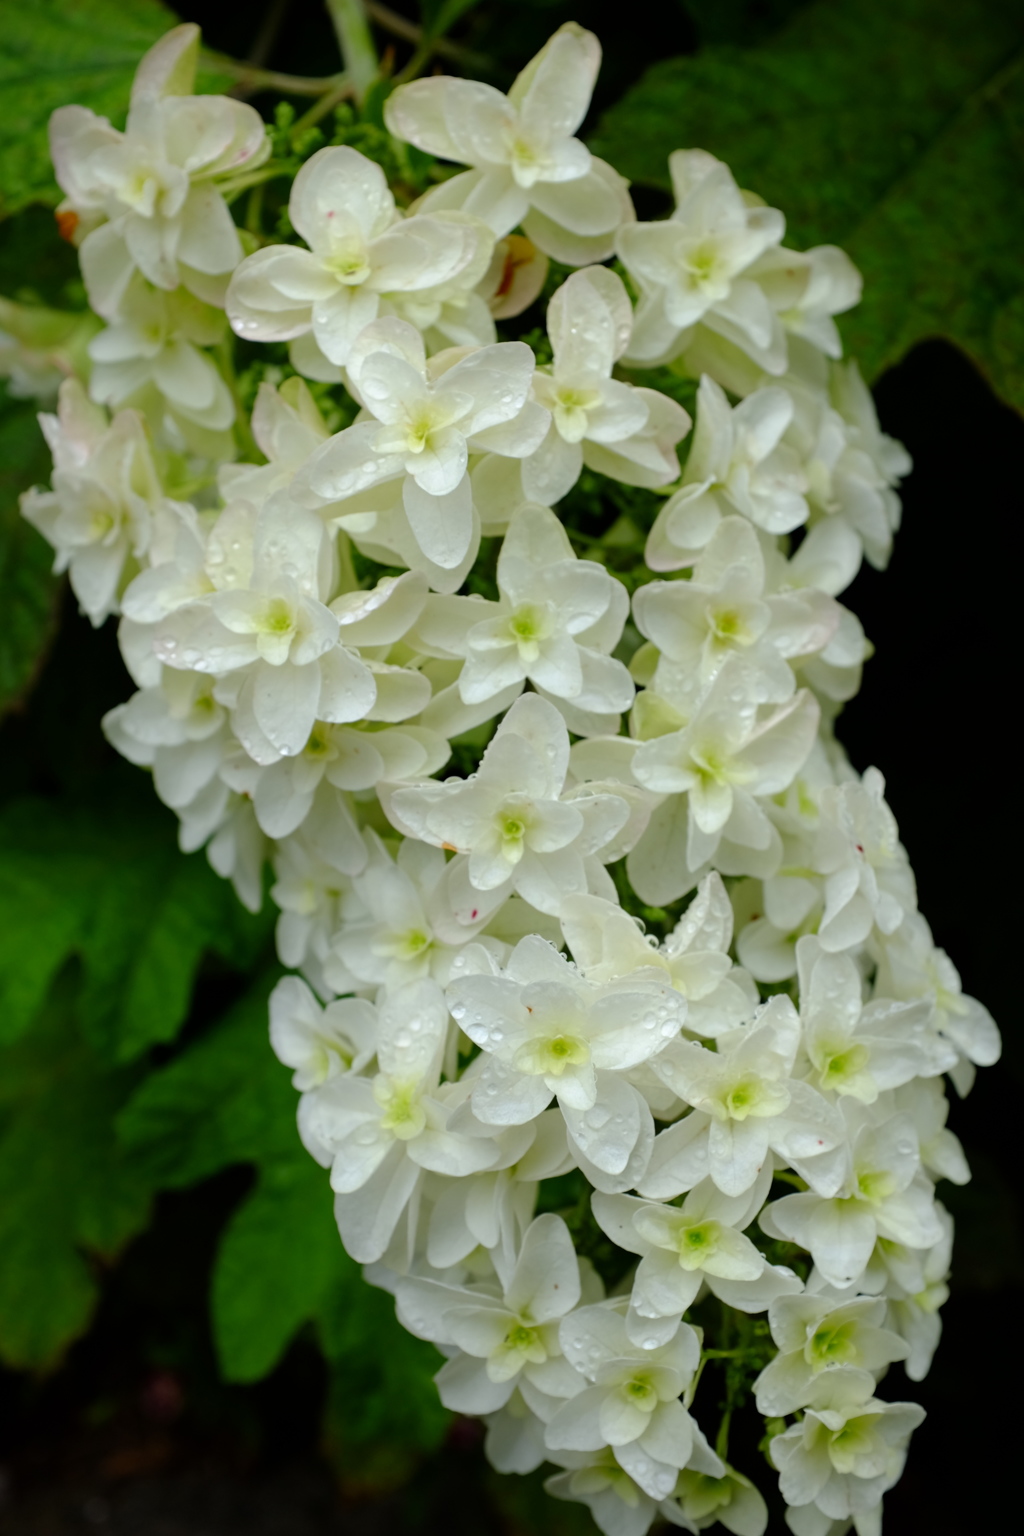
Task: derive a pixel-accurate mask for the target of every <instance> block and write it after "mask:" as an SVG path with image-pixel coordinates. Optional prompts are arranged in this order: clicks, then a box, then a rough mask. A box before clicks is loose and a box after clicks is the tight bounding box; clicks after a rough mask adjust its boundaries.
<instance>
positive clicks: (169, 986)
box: [0, 775, 268, 1061]
mask: <svg viewBox="0 0 1024 1536" xmlns="http://www.w3.org/2000/svg"><path fill="white" fill-rule="evenodd" d="M138 783H139V795H140V797H141V804H138V805H136V804H133V803H132V797H131V795H128V796H127V797H121V796H118V797H116V798H115V799H114V801H113V802H112V803H106V802H99V803H90V804H86V805H83V806H77V807H76V806H70V805H67V804H64V803H62V802H61V801H59V800H55V801H47V800H42V799H28V798H26V799H22V800H14V801H11V802H10V803H9V804H7V805H5V806H4V807H3V809H2V810H0V869H2V870H3V879H2V881H0V1041H11V1040H14V1039H16V1038H17V1037H18V1035H20V1034H21V1033H22V1032H23V1031H24V1030H25V1029H26V1028H27V1026H28V1025H29V1024H30V1023H31V1021H32V1018H33V1017H34V1015H35V1013H36V1011H37V1009H38V1008H39V1006H40V1005H41V1003H42V1001H43V998H44V997H45V996H46V993H47V991H48V989H49V986H50V982H51V980H52V978H53V977H54V976H55V974H56V973H57V971H58V970H59V969H60V968H61V966H63V964H64V963H65V961H66V960H67V959H68V958H69V957H70V956H72V955H77V956H78V957H79V958H80V959H81V962H82V976H83V979H82V993H81V998H80V1002H79V1016H80V1019H81V1023H82V1028H83V1030H84V1031H85V1034H86V1037H87V1038H88V1040H89V1041H90V1043H91V1044H92V1045H93V1046H94V1047H95V1048H96V1049H97V1050H100V1051H101V1052H103V1053H104V1054H106V1055H108V1056H110V1057H111V1058H113V1059H114V1060H115V1061H130V1060H132V1059H133V1058H134V1057H136V1056H138V1055H139V1054H140V1053H141V1052H142V1051H144V1050H145V1049H146V1048H147V1047H148V1046H150V1045H152V1044H155V1043H157V1042H161V1041H167V1040H170V1039H172V1038H173V1037H174V1035H175V1034H176V1033H177V1031H178V1029H179V1028H180V1026H181V1024H182V1023H183V1022H184V1019H185V1016H186V1014H187V1013H188V1007H189V1001H190V998H191V993H192V986H193V982H194V979H195V974H196V971H197V969H198V966H199V962H200V960H201V958H202V956H203V955H204V953H207V952H214V953H216V954H218V955H220V956H221V957H222V958H223V959H224V960H225V961H227V962H228V963H229V964H233V965H235V966H236V967H238V968H239V969H244V968H246V967H247V966H248V965H250V964H251V963H252V961H253V960H254V959H255V957H256V956H257V954H258V953H259V951H260V949H261V948H262V945H263V943H264V942H265V938H266V934H267V922H268V919H267V918H264V919H263V920H262V921H261V919H259V918H252V917H250V915H249V914H248V913H246V912H245V911H244V910H243V909H242V908H241V907H240V906H239V903H238V901H237V899H236V898H235V896H234V893H233V891H232V890H231V887H230V885H229V884H228V883H227V882H226V881H222V880H220V879H219V878H218V877H217V876H216V875H215V874H214V873H213V871H212V870H211V869H210V868H209V865H208V864H207V862H206V860H205V858H204V857H203V856H202V855H201V854H190V855H185V854H182V853H180V852H179V851H178V848H177V844H176V840H175V836H174V824H173V819H172V817H171V816H170V815H169V814H168V813H167V812H166V811H165V810H164V809H163V808H162V807H161V806H159V804H157V803H156V801H155V800H154V799H153V798H152V788H151V786H150V785H149V784H147V783H146V781H145V779H144V778H142V776H141V775H139V776H138Z"/></svg>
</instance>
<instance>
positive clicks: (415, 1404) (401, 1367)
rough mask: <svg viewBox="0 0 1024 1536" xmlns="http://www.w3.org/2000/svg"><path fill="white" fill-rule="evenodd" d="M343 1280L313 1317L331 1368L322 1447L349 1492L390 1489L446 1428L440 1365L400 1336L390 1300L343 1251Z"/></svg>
mask: <svg viewBox="0 0 1024 1536" xmlns="http://www.w3.org/2000/svg"><path fill="white" fill-rule="evenodd" d="M342 1257H343V1259H344V1263H345V1267H346V1277H345V1281H344V1283H343V1284H340V1285H337V1286H335V1287H334V1289H333V1290H332V1292H331V1293H330V1295H329V1297H328V1300H327V1302H326V1304H325V1306H324V1308H323V1310H322V1312H321V1314H320V1320H319V1321H320V1328H319V1332H320V1342H321V1345H322V1346H323V1350H324V1353H325V1355H326V1356H327V1359H328V1363H329V1364H330V1366H331V1380H330V1388H329V1391H328V1400H327V1408H326V1411H325V1416H324V1439H325V1447H326V1449H327V1451H328V1453H329V1454H330V1456H331V1458H332V1460H333V1461H334V1463H335V1466H336V1467H337V1470H338V1472H339V1474H340V1476H341V1478H342V1483H343V1487H344V1488H345V1491H346V1492H347V1493H349V1494H360V1493H373V1492H378V1491H382V1490H385V1489H391V1488H394V1487H395V1486H396V1485H398V1484H400V1483H402V1482H404V1481H405V1480H406V1479H407V1478H408V1477H409V1476H410V1475H411V1473H412V1472H413V1470H414V1469H415V1466H416V1464H417V1462H418V1461H419V1460H420V1459H421V1458H422V1457H423V1456H424V1455H427V1454H429V1453H430V1452H431V1451H433V1450H435V1449H436V1448H437V1446H438V1445H439V1444H440V1443H441V1440H442V1439H443V1438H444V1435H445V1432H446V1430H447V1428H448V1426H449V1424H450V1423H451V1415H450V1414H449V1412H448V1411H447V1409H445V1408H443V1407H442V1406H441V1401H440V1399H439V1397H438V1395H437V1388H436V1386H435V1385H434V1380H433V1378H434V1374H435V1372H436V1371H438V1370H439V1369H440V1367H441V1366H442V1365H443V1363H444V1362H443V1360H442V1358H441V1356H440V1355H439V1353H438V1352H437V1350H436V1349H435V1348H434V1346H433V1345H432V1344H428V1343H426V1342H425V1341H424V1340H423V1339H417V1338H415V1337H414V1336H413V1335H412V1334H411V1333H407V1332H406V1330H405V1329H404V1328H403V1327H402V1325H401V1323H400V1322H399V1321H398V1319H397V1318H396V1316H395V1303H394V1298H393V1297H392V1296H390V1295H389V1294H388V1293H387V1292H386V1291H380V1290H377V1289H376V1288H375V1287H374V1286H372V1285H369V1284H368V1283H367V1282H366V1281H365V1280H364V1279H363V1278H362V1275H361V1272H360V1270H359V1266H358V1265H357V1264H354V1263H353V1261H352V1260H351V1259H349V1258H348V1257H347V1256H346V1255H345V1254H344V1252H343V1254H342Z"/></svg>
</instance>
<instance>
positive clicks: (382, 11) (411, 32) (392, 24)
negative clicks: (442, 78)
mask: <svg viewBox="0 0 1024 1536" xmlns="http://www.w3.org/2000/svg"><path fill="white" fill-rule="evenodd" d="M364 5H365V8H366V14H367V16H369V18H370V20H371V21H375V22H376V23H377V25H378V27H383V29H384V31H385V32H391V33H393V34H394V36H395V37H400V38H401V39H402V40H403V42H406V43H414V44H420V43H422V41H423V28H422V27H420V26H417V24H416V22H414V21H410V20H409V19H408V17H406V16H400V15H399V14H398V12H397V11H393V10H392V9H391V7H390V6H388V5H379V4H378V3H377V0H364ZM430 51H431V53H437V54H440V55H441V57H442V58H443V59H454V60H455V61H456V62H458V63H459V64H462V65H464V66H465V67H466V68H467V69H486V68H487V66H488V65H489V64H490V60H489V59H488V58H487V57H486V55H484V54H482V53H475V52H474V50H473V49H472V48H463V47H462V45H461V44H460V43H453V42H451V41H450V40H449V39H448V38H447V37H438V38H435V40H434V41H433V42H432V43H431V44H430ZM404 73H405V71H404V70H403V74H404Z"/></svg>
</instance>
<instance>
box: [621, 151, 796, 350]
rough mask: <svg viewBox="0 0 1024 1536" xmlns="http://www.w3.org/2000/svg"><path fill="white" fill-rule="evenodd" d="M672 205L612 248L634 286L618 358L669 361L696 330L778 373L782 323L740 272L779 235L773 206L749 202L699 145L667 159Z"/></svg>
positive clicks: (624, 233)
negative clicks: (623, 351) (633, 311)
mask: <svg viewBox="0 0 1024 1536" xmlns="http://www.w3.org/2000/svg"><path fill="white" fill-rule="evenodd" d="M668 163H669V173H670V175H671V177H672V187H673V191H674V194H675V199H676V207H675V210H674V212H673V213H672V215H671V217H670V218H668V219H664V220H662V221H660V222H659V223H656V224H627V225H625V226H624V227H623V228H622V229H621V230H620V232H619V236H618V240H617V242H616V251H617V254H618V256H619V258H620V260H621V261H622V264H623V266H624V267H625V268H626V270H627V272H628V273H629V275H630V277H631V278H632V279H633V281H634V282H635V283H636V285H637V287H638V288H639V289H640V295H641V297H640V305H639V308H638V309H637V315H636V325H635V327H634V330H633V336H632V340H631V342H630V347H629V353H628V356H627V361H628V362H631V363H633V364H635V365H640V366H648V367H650V366H652V365H654V364H656V363H661V362H667V361H668V360H669V359H671V358H672V357H675V356H678V354H679V353H680V352H682V351H683V350H684V349H685V347H686V345H687V343H688V342H689V341H690V340H691V339H692V334H693V330H694V327H696V326H697V325H698V324H701V325H702V326H704V327H705V328H707V329H709V330H711V331H712V332H713V333H715V334H716V335H718V336H721V337H722V339H723V340H725V341H726V342H729V343H731V344H732V345H734V346H736V347H738V348H739V349H740V350H741V351H743V352H745V353H747V354H748V355H749V356H750V357H751V358H752V359H753V360H754V361H755V362H756V363H757V364H758V365H759V366H760V367H761V368H764V369H765V370H766V371H767V372H769V373H782V372H783V370H784V369H785V366H786V345H785V336H784V333H783V330H782V326H781V324H780V322H779V320H778V318H777V316H776V314H775V311H774V309H773V308H772V306H771V303H770V302H769V299H768V297H767V295H766V293H765V292H764V290H763V288H761V286H760V285H759V284H758V282H757V281H756V280H755V279H754V278H752V277H751V276H750V275H748V269H749V268H750V267H751V266H752V265H753V263H754V262H755V261H756V260H757V258H758V257H759V256H762V255H763V254H764V252H765V251H767V250H768V249H769V248H770V247H772V246H776V245H778V244H779V242H780V241H781V239H782V236H783V233H784V230H785V220H784V219H783V217H782V214H781V213H779V212H778V210H777V209H775V208H766V207H764V205H763V204H754V205H752V204H751V203H749V202H748V201H746V200H745V199H744V197H743V194H742V192H740V190H739V188H738V187H737V185H736V183H735V181H734V180H733V178H732V174H731V172H730V171H729V169H728V167H727V166H726V165H723V163H722V161H721V160H716V159H715V157H714V156H713V155H709V154H708V153H707V152H706V151H705V150H702V149H677V150H676V151H675V152H674V153H673V154H671V155H670V156H669V162H668Z"/></svg>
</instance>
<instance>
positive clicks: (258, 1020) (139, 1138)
mask: <svg viewBox="0 0 1024 1536" xmlns="http://www.w3.org/2000/svg"><path fill="white" fill-rule="evenodd" d="M274 979H275V975H274V974H273V973H272V974H269V975H265V976H263V977H261V978H259V979H257V980H256V981H254V983H253V985H252V986H251V987H250V989H249V990H248V991H247V992H246V994H245V996H244V997H243V998H242V999H241V1000H240V1001H239V1002H238V1003H236V1005H235V1006H234V1008H232V1009H230V1010H229V1012H228V1013H227V1014H226V1015H225V1017H224V1018H223V1019H222V1020H221V1021H220V1022H219V1023H218V1024H217V1025H216V1027H215V1028H214V1029H213V1030H211V1032H210V1033H209V1034H208V1035H206V1036H205V1037H204V1038H203V1039H201V1040H199V1041H197V1043H196V1044H195V1045H192V1046H190V1047H189V1048H188V1049H187V1050H186V1051H185V1052H184V1053H183V1054H182V1055H181V1056H179V1057H178V1058H177V1060H176V1061H173V1062H171V1063H170V1065H169V1066H166V1067H164V1068H162V1069H161V1070H160V1071H158V1072H154V1073H152V1074H151V1076H150V1077H148V1078H147V1079H146V1081H145V1082H144V1083H143V1084H142V1086H141V1087H140V1088H139V1090H138V1092H137V1093H136V1094H135V1095H134V1097H133V1098H132V1099H131V1100H130V1102H129V1103H128V1104H127V1105H126V1107H125V1109H124V1111H123V1113H122V1114H121V1116H120V1117H119V1119H118V1127H117V1128H118V1134H119V1136H120V1137H121V1140H122V1143H123V1144H124V1146H125V1147H126V1148H127V1149H128V1150H129V1151H130V1152H131V1153H132V1155H133V1156H134V1157H136V1158H138V1160H139V1163H140V1165H141V1166H142V1167H144V1168H145V1169H146V1171H147V1173H148V1174H149V1175H150V1176H151V1177H152V1178H153V1180H154V1182H156V1183H159V1184H160V1186H161V1188H164V1189H181V1188H184V1187H185V1186H186V1185H188V1184H195V1183H196V1182H197V1181H198V1180H199V1179H205V1178H208V1177H209V1175H210V1174H211V1173H217V1172H218V1170H219V1169H221V1168H226V1167H228V1166H229V1165H230V1164H231V1163H244V1162H253V1163H258V1164H262V1165H265V1166H267V1165H271V1164H274V1163H281V1162H285V1163H287V1162H291V1161H293V1160H294V1158H295V1156H296V1149H297V1148H298V1147H299V1140H298V1132H297V1131H296V1129H295V1091H294V1089H293V1088H292V1086H291V1084H290V1082H289V1080H288V1073H287V1072H286V1071H285V1069H284V1068H283V1067H282V1066H281V1063H280V1062H279V1061H278V1060H277V1057H276V1056H275V1055H274V1053H273V1051H272V1050H271V1049H270V1041H269V1039H268V1034H267V1028H268V1026H267V998H268V996H269V994H270V988H271V985H272V984H273V981H274Z"/></svg>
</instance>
